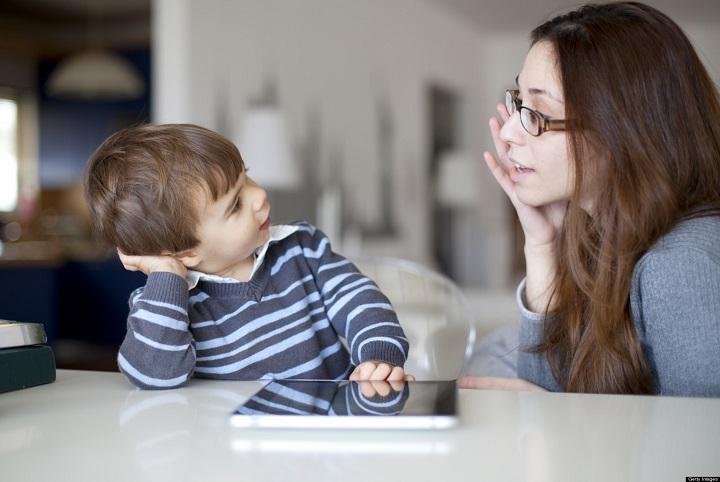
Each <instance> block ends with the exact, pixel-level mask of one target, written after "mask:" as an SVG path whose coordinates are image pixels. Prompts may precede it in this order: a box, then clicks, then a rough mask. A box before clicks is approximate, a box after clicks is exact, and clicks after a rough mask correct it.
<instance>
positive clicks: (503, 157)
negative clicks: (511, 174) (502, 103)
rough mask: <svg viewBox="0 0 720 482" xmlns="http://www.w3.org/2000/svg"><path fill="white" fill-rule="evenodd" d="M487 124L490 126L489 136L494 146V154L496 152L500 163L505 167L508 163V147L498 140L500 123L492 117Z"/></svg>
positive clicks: (505, 143)
mask: <svg viewBox="0 0 720 482" xmlns="http://www.w3.org/2000/svg"><path fill="white" fill-rule="evenodd" d="M488 124H489V125H490V135H492V138H493V143H494V144H495V152H497V155H498V158H499V159H500V161H501V162H503V163H505V164H506V165H507V164H509V163H510V161H509V160H508V157H507V153H508V145H507V142H505V141H503V140H502V139H501V138H500V122H498V120H497V119H496V118H495V117H492V118H491V119H490V121H489V123H488Z"/></svg>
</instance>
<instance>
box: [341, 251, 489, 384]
mask: <svg viewBox="0 0 720 482" xmlns="http://www.w3.org/2000/svg"><path fill="white" fill-rule="evenodd" d="M354 262H355V264H356V265H357V267H358V268H359V269H360V271H362V272H363V274H365V275H366V276H368V277H369V278H371V279H372V280H374V281H375V282H376V283H377V284H378V286H379V287H380V289H381V290H382V292H383V293H384V294H385V295H386V296H387V297H388V298H389V299H390V302H391V303H392V305H393V308H395V311H396V313H397V315H398V319H399V320H400V323H401V324H402V327H403V329H404V330H405V334H406V335H407V337H408V341H409V343H410V354H409V356H408V360H407V362H406V364H405V371H406V372H407V373H409V374H412V375H414V376H415V377H416V378H417V379H418V380H453V379H456V378H457V377H458V376H459V375H460V371H461V370H462V368H463V365H464V363H465V361H466V360H468V359H469V358H470V356H471V354H472V349H473V346H474V344H475V324H474V320H473V317H472V314H471V313H470V311H469V309H468V304H467V302H466V300H465V297H464V296H463V294H462V292H461V291H460V289H459V288H458V287H457V285H456V284H455V283H454V282H453V281H452V280H450V279H449V278H447V277H445V276H443V275H441V274H440V273H437V272H436V271H433V270H431V269H429V268H426V267H425V266H423V265H420V264H417V263H414V262H412V261H407V260H403V259H397V258H365V259H359V260H354Z"/></svg>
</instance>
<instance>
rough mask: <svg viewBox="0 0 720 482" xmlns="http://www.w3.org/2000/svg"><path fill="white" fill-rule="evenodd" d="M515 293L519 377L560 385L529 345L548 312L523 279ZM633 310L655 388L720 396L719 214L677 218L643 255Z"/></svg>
mask: <svg viewBox="0 0 720 482" xmlns="http://www.w3.org/2000/svg"><path fill="white" fill-rule="evenodd" d="M517 293H518V304H519V306H520V310H521V314H522V319H521V326H520V350H519V352H518V376H519V377H520V378H524V379H525V380H528V381H530V382H532V383H535V384H537V385H540V386H542V387H544V388H546V389H547V390H551V391H562V388H561V387H560V386H559V385H558V383H557V381H556V380H555V379H554V377H553V375H552V372H551V370H550V365H549V364H548V361H547V357H546V356H545V354H533V353H528V352H527V351H526V350H524V349H523V348H528V347H531V346H534V345H535V344H537V343H538V342H539V341H540V340H541V339H542V331H543V330H542V328H543V323H544V317H543V315H542V314H538V313H533V312H531V311H529V310H528V309H527V307H526V304H525V299H524V294H525V282H524V281H523V282H521V283H520V286H519V287H518V292H517ZM630 309H631V313H632V316H633V320H634V322H635V328H636V330H637V333H638V337H639V339H640V341H641V343H642V346H643V349H644V351H645V356H646V357H647V360H648V362H649V364H650V368H651V370H652V376H653V382H654V387H655V393H656V394H659V395H676V396H714V397H717V396H720V217H717V216H713V217H705V218H698V219H691V220H685V221H682V222H680V223H678V224H677V225H676V226H675V227H674V228H673V229H672V230H671V231H670V232H669V233H668V234H666V235H664V236H663V237H661V238H660V239H659V240H658V241H657V243H655V245H653V247H652V248H650V249H649V250H648V251H647V252H646V253H645V254H644V255H643V256H642V258H640V260H639V261H638V263H637V264H636V265H635V269H634V271H633V279H632V284H631V287H630Z"/></svg>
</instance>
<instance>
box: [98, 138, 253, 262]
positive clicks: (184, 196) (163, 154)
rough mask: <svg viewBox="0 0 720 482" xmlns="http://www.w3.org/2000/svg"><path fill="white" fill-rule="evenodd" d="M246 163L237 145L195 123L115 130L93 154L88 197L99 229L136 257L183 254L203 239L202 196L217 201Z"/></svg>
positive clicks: (99, 232) (228, 188)
mask: <svg viewBox="0 0 720 482" xmlns="http://www.w3.org/2000/svg"><path fill="white" fill-rule="evenodd" d="M244 169H245V166H244V163H243V160H242V157H241V156H240V152H239V151H238V149H237V147H235V145H234V144H233V143H232V142H230V141H229V140H227V139H226V138H224V137H223V136H221V135H220V134H217V133H215V132H213V131H211V130H208V129H205V128H203V127H199V126H196V125H192V124H164V125H150V124H148V125H141V126H136V127H130V128H127V129H123V130H121V131H119V132H116V133H115V134H113V135H112V136H110V137H109V138H108V139H106V140H105V142H103V143H102V144H101V145H100V147H98V148H97V150H96V151H95V152H94V153H93V154H92V155H91V156H90V159H89V160H88V164H87V168H86V171H85V200H86V202H87V204H88V207H89V209H90V216H91V219H92V223H93V228H94V229H95V231H96V232H97V233H98V234H99V235H100V236H101V237H102V238H103V239H104V240H105V241H107V242H108V243H110V244H111V245H113V246H116V247H118V248H120V250H121V251H122V252H124V253H125V254H130V255H159V254H162V253H164V252H170V253H179V252H182V251H185V250H188V249H191V248H193V247H195V246H197V244H198V243H199V240H198V238H197V236H196V228H197V226H198V215H199V213H198V206H197V201H196V199H198V196H201V195H202V194H203V193H204V194H205V195H207V196H208V197H209V198H210V199H212V200H213V201H217V199H218V198H220V197H222V196H223V195H224V194H225V193H227V192H228V191H229V190H230V188H232V186H234V185H235V182H236V181H237V179H238V177H240V174H242V172H243V171H244Z"/></svg>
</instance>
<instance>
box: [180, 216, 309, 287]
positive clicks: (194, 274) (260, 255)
mask: <svg viewBox="0 0 720 482" xmlns="http://www.w3.org/2000/svg"><path fill="white" fill-rule="evenodd" d="M297 230H298V227H297V226H292V225H287V224H278V225H276V226H270V239H268V240H267V242H266V243H265V244H263V245H262V246H260V247H259V248H258V249H256V250H255V253H254V255H255V262H254V263H253V268H252V271H251V272H250V281H249V283H250V284H252V281H253V277H255V273H257V271H258V269H260V267H261V266H262V263H263V261H265V255H266V254H267V250H268V247H269V246H270V244H271V243H275V242H277V241H281V240H283V239H285V238H287V237H288V236H290V235H291V234H293V233H295V232H296V231H297ZM186 281H187V284H188V291H189V290H191V289H193V288H195V287H196V286H197V285H198V283H199V282H200V281H210V282H212V283H242V281H239V280H236V279H235V278H228V277H224V276H217V275H214V274H206V273H202V272H200V271H194V270H190V269H189V270H188V272H187V277H186Z"/></svg>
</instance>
